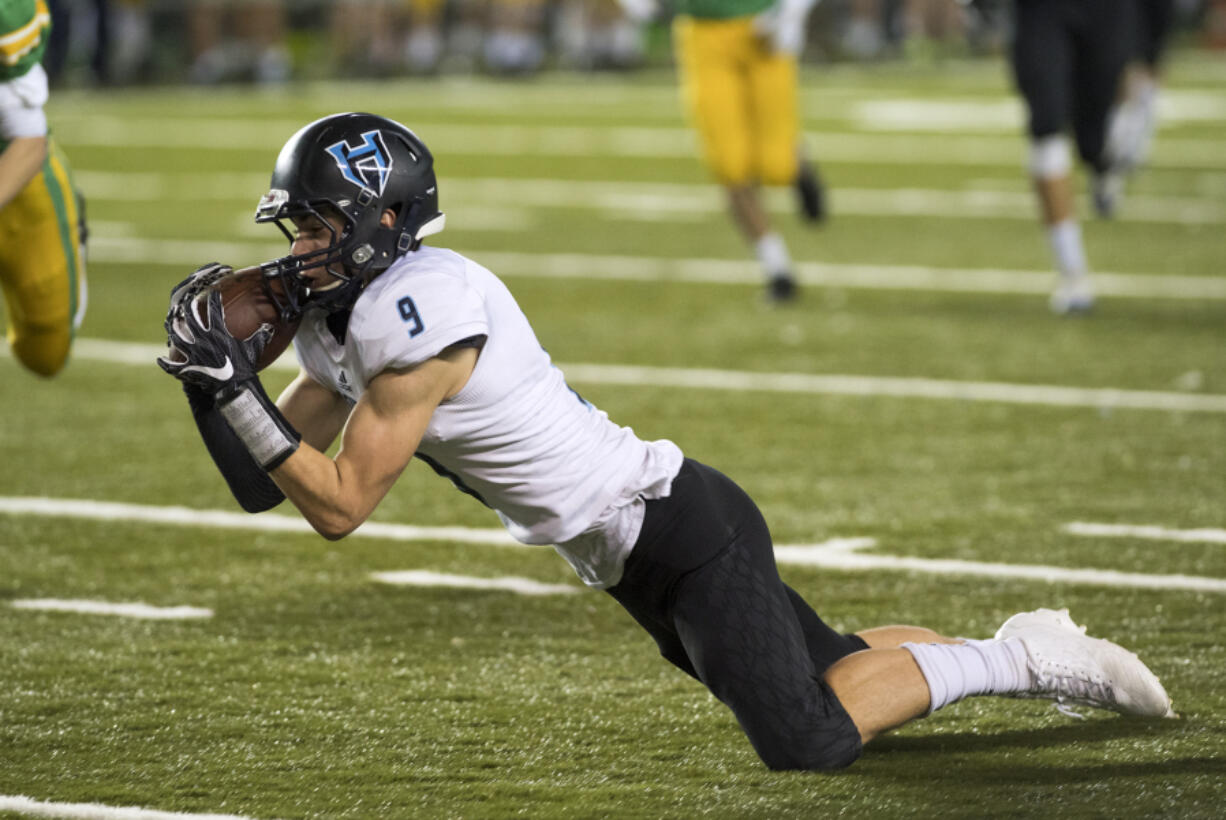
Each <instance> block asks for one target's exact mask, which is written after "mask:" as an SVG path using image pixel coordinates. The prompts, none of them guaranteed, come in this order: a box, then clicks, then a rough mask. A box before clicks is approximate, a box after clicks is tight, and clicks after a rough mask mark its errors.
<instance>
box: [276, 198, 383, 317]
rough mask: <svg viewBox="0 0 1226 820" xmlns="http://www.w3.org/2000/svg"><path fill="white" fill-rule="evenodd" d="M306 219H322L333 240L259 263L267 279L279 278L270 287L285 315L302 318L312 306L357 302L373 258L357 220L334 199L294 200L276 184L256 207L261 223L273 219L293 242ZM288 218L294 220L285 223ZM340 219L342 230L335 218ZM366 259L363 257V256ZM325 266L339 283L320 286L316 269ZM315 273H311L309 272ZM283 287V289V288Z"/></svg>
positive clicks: (330, 308)
mask: <svg viewBox="0 0 1226 820" xmlns="http://www.w3.org/2000/svg"><path fill="white" fill-rule="evenodd" d="M295 220H297V221H298V222H302V221H304V220H312V221H318V223H319V224H320V225H322V226H323V227H324V228H325V229H326V230H327V231H328V233H329V234H330V239H329V241H328V243H327V244H326V245H325V246H324V247H322V248H317V249H316V250H313V251H308V252H306V253H303V254H289V255H286V256H282V257H279V258H277V259H273V260H271V261H269V262H265V263H263V264H261V265H260V269H261V270H262V271H263V273H264V278H265V280H266V281H276V282H278V283H279V285H280V287H279V288H269V289H268V295H269V297H270V298H271V299H272V300H273V302H274V304H276V306H277V309H278V310H279V311H280V312H281V316H282V319H285V320H288V319H293V318H297V317H300V316H301V315H302V314H303V312H305V311H306V309H307V308H308V307H311V308H319V309H322V310H324V311H325V312H328V313H331V312H333V311H335V310H342V309H344V308H346V307H348V306H349V305H350V304H352V302H353V299H355V298H356V296H357V293H356V292H357V291H360V290H361V286H362V285H364V284H365V279H366V277H365V274H366V273H367V272H368V268H369V267H370V266H371V263H372V262H373V261H374V254H373V253H371V252H370V245H369V244H367V243H356V244H358V247H357V248H354V247H353V246H354V244H355V242H354V241H353V240H354V234H355V223H354V221H353V219H352V218H351V217H350V216H349V215H348V214H346V213H345V212H343V211H341V210H340V209H339V208H337V207H335V206H333V205H332V204H331V203H330V202H295V203H291V202H289V197H288V194H287V193H286V192H285V191H283V190H278V189H273V190H271V191H269V192H268V193H267V194H265V195H264V198H263V199H262V200H261V201H260V205H259V208H258V209H257V210H256V217H255V221H256V222H257V223H264V222H272V223H274V224H275V225H276V226H277V228H278V229H279V230H280V231H281V233H282V234H284V235H285V238H286V240H288V241H289V243H290V244H291V245H292V244H293V243H294V240H295V236H294V233H295V231H294V230H293V229H296V228H297V224H296V223H295ZM286 222H289V223H290V224H289V225H286ZM337 222H340V223H341V224H340V229H339V230H338V229H337V225H336V223H337ZM359 260H362V261H359ZM318 268H322V269H323V270H324V271H325V272H326V273H327V274H328V275H329V276H330V277H332V279H333V280H335V281H334V282H332V283H330V284H327V285H324V286H322V287H321V286H319V285H317V284H315V282H314V280H315V279H317V278H318V274H317V273H314V272H315V271H316V269H318ZM308 271H310V272H312V273H311V274H308V273H307V272H308ZM278 290H279V291H280V292H279V293H278Z"/></svg>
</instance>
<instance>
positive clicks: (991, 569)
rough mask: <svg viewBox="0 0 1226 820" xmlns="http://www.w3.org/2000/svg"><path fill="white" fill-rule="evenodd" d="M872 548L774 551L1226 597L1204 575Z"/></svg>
mask: <svg viewBox="0 0 1226 820" xmlns="http://www.w3.org/2000/svg"><path fill="white" fill-rule="evenodd" d="M866 542H867V543H866ZM872 544H873V539H847V540H846V542H845V543H836V544H830V545H813V546H799V547H797V546H777V547H775V560H776V561H778V562H779V563H780V564H798V565H802V566H808V567H824V568H827V569H837V570H850V571H864V570H886V571H891V572H899V571H909V572H922V573H927V574H932V575H966V576H975V577H982V578H1017V579H1025V580H1030V581H1045V582H1047V583H1070V584H1088V585H1091V586H1108V587H1128V588H1134V589H1167V590H1195V591H1198V592H1223V593H1226V578H1209V577H1205V576H1201V575H1151V574H1147V573H1139V572H1119V571H1116V570H1111V569H1089V568H1075V567H1056V566H1047V565H1043V564H997V563H989V562H986V561H961V560H957V559H953V558H913V557H909V556H902V555H880V554H872V555H865V554H863V553H861V552H858V550H860V549H862V548H864V547H866V546H871V545H872Z"/></svg>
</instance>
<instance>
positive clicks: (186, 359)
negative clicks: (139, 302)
mask: <svg viewBox="0 0 1226 820" xmlns="http://www.w3.org/2000/svg"><path fill="white" fill-rule="evenodd" d="M190 280H191V277H189V278H188V280H187V283H185V284H184V285H183V286H182V287H180V288H177V289H176V290H175V292H174V294H172V297H171V298H172V300H173V301H172V302H171V305H170V312H169V313H168V314H167V315H166V322H165V324H164V327H165V328H166V342H167V345H168V347H169V349H168V350H167V352H166V354H165V355H164V356H159V357H158V360H157V362H158V365H159V366H160V367H161V368H162V369H163V370H165V371H166V372H167V373H169V374H170V375H172V376H174V377H175V378H176V379H179V380H180V381H182V382H184V383H185V384H190V385H192V386H193V387H198V388H200V389H201V390H203V391H205V392H208V393H211V394H213V395H215V396H217V397H218V398H219V399H222V398H224V397H225V396H228V395H230V394H232V393H233V392H235V391H236V390H237V389H238V385H239V384H240V383H241V382H245V381H250V380H252V379H255V378H256V369H255V363H256V362H257V361H258V360H259V358H260V354H261V353H263V352H264V347H265V345H267V344H268V340H269V339H271V338H272V335H273V327H272V325H270V324H267V323H265V324H262V325H260V326H259V328H257V329H256V331H255V332H254V333H252V334H251V335H250V336H248V337H247V338H246V339H241V340H240V339H235V338H234V337H233V336H231V335H230V331H228V330H226V323H225V314H224V312H223V310H222V307H221V291H220V290H217V289H206V290H204V291H203V292H200V291H198V290H196V285H195V284H190ZM205 287H206V288H207V286H205ZM175 296H178V297H179V298H178V299H177V300H175Z"/></svg>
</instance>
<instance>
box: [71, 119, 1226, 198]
mask: <svg viewBox="0 0 1226 820" xmlns="http://www.w3.org/2000/svg"><path fill="white" fill-rule="evenodd" d="M1215 110H1217V111H1221V110H1226V96H1223V95H1218V96H1217V97H1215V98H1213V99H1204V98H1198V99H1193V98H1192V97H1188V98H1187V99H1186V101H1185V102H1184V103H1183V104H1182V106H1181V107H1180V109H1179V111H1178V112H1177V113H1181V114H1183V115H1185V116H1186V118H1187V119H1188V120H1189V121H1201V120H1203V119H1204V116H1205V115H1207V114H1212V113H1213V112H1214V111H1215ZM824 113H825V112H824ZM1021 117H1022V114H1021V112H1020V109H1019V104H1018V103H1017V102H1016V101H1013V100H1009V99H1007V98H992V99H986V100H969V101H939V100H931V101H917V100H898V99H878V100H869V101H863V102H858V103H856V104H855V105H853V106H852V107H851V109H849V110H848V112H847V117H846V118H845V121H846V122H848V123H849V125H851V128H852V129H853V130H851V131H838V130H824V131H818V130H815V129H812V128H810V129H808V130H807V131H806V134H805V137H806V142H807V143H808V144H809V145H810V147H811V149H812V152H813V155H814V156H815V157H816V159H817V160H818V162H819V163H843V164H862V165H873V166H879V165H905V166H915V165H951V166H967V165H975V166H995V167H1008V168H1012V169H1015V170H1016V171H1017V173H1018V174H1019V175H1020V174H1021V173H1022V167H1023V158H1024V156H1025V152H1026V141H1025V136H1024V133H1023V127H1022V122H1021ZM54 119H55V129H56V136H57V137H58V138H59V140H60V141H61V142H62V143H63V144H65V145H66V146H68V147H69V149H71V148H72V147H73V146H75V145H82V146H100V147H108V148H109V147H114V146H116V145H123V146H125V147H126V148H128V149H140V148H144V149H152V150H158V149H208V150H233V151H245V152H250V153H252V154H259V153H264V154H269V157H270V161H271V159H272V157H275V154H276V151H277V150H278V149H279V148H280V146H281V145H282V144H283V143H284V142H285V140H286V139H288V138H289V136H290V135H291V134H293V133H294V132H295V131H297V130H298V128H300V127H301V125H302V123H301V122H299V121H296V120H266V119H260V118H257V117H250V118H233V117H232V118H228V119H216V118H207V119H204V118H201V119H190V118H189V119H185V118H175V119H172V120H169V121H167V120H155V119H151V118H147V117H144V118H142V117H132V118H126V117H116V116H112V115H108V114H96V113H83V114H80V115H73V114H72V113H70V112H68V111H64V112H56V113H55V115H54ZM823 119H826V120H827V121H829V120H830V118H828V117H825V118H823ZM1219 119H1220V117H1219ZM967 120H972V121H974V122H973V123H972V127H971V128H967V127H965V124H966V121H967ZM836 121H837V120H836ZM1167 124H1170V120H1169V119H1168V123H1167ZM411 125H412V127H413V130H414V131H415V132H416V133H417V134H418V135H419V136H421V138H422V139H423V140H425V141H426V143H427V144H428V145H430V146H431V147H432V148H434V151H435V153H436V154H440V155H441V154H444V153H445V155H446V156H448V157H461V156H544V157H622V158H627V159H635V158H642V159H653V158H654V159H685V160H690V161H697V157H698V147H697V142H696V138H695V135H694V133H693V131H692V130H691V129H689V128H686V127H685V126H684V125H678V124H672V123H667V124H661V125H658V126H627V125H617V124H593V125H556V124H555V125H506V124H500V123H497V122H482V123H477V124H471V125H464V124H457V123H454V122H447V121H443V120H421V121H414V122H413V123H411ZM857 131H858V132H859V133H856V132H857ZM900 131H909V132H913V133H906V134H904V133H895V132H900ZM975 131H979V132H981V133H975ZM984 131H986V132H988V133H982V132H984ZM914 132H918V133H914ZM934 132H944V133H934ZM1152 164H1153V166H1154V167H1158V168H1162V167H1172V168H1188V169H1195V168H1202V169H1213V168H1226V156H1223V153H1222V144H1221V142H1220V141H1219V140H1214V139H1195V138H1188V137H1171V136H1168V135H1163V134H1159V136H1158V138H1157V140H1156V141H1155V151H1154V157H1153V159H1152ZM266 183H267V178H265V184H266ZM87 190H88V189H87Z"/></svg>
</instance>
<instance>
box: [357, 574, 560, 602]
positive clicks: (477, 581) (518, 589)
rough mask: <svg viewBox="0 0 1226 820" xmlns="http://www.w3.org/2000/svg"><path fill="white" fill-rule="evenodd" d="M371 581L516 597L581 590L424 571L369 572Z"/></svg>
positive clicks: (504, 578) (510, 578)
mask: <svg viewBox="0 0 1226 820" xmlns="http://www.w3.org/2000/svg"><path fill="white" fill-rule="evenodd" d="M370 577H371V578H373V579H375V580H376V581H378V582H379V583H381V584H391V585H393V586H412V587H449V588H451V589H483V590H496V591H499V592H514V593H515V594H516V595H529V596H537V595H574V594H575V593H577V592H580V591H581V590H582V587H578V586H574V585H573V584H545V583H542V582H540V581H534V580H532V579H531V578H519V577H516V576H514V575H505V576H502V577H500V578H476V577H474V576H471V575H451V574H449V573H445V572H429V571H427V570H417V569H408V570H397V571H393V572H372V573H371V574H370Z"/></svg>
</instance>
